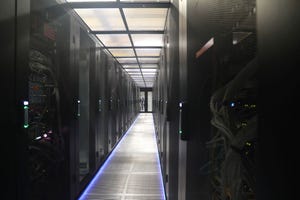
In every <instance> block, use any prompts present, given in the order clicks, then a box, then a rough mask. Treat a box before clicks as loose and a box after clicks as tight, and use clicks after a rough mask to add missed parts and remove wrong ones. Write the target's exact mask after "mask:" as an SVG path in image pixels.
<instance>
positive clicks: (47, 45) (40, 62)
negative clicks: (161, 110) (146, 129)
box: [1, 0, 139, 200]
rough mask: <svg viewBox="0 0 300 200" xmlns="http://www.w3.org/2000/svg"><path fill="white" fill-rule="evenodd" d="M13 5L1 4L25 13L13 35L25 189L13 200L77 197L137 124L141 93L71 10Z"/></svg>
mask: <svg viewBox="0 0 300 200" xmlns="http://www.w3.org/2000/svg"><path fill="white" fill-rule="evenodd" d="M13 2H14V1H10V0H8V1H6V2H3V4H4V3H6V5H1V11H2V8H5V9H6V10H8V11H11V12H12V13H13V12H15V13H13V14H11V17H12V18H13V17H14V15H17V17H16V18H14V19H12V20H11V21H12V22H13V23H11V25H12V26H14V27H13V28H12V29H11V30H12V31H15V32H14V33H13V32H11V34H9V33H7V35H5V36H6V37H7V38H9V37H10V36H11V37H12V38H11V41H13V43H11V45H12V44H15V45H16V46H15V48H16V49H15V51H16V52H17V53H12V54H11V55H10V56H12V57H11V58H13V56H15V60H16V61H15V66H16V67H15V71H11V72H10V74H11V75H10V76H7V77H6V79H5V80H6V82H7V83H8V85H9V83H12V84H15V88H14V87H13V85H11V87H12V88H11V90H13V88H14V89H16V91H15V92H14V93H13V94H12V96H11V99H10V100H11V102H12V103H13V105H12V107H9V106H8V107H7V110H8V112H11V113H13V110H15V115H14V116H12V118H14V119H13V120H10V122H9V123H8V124H7V126H8V128H9V129H10V130H11V131H14V130H15V132H14V133H17V134H16V138H14V140H13V141H14V142H15V143H14V145H16V148H13V149H15V151H13V152H14V153H15V155H11V156H12V157H14V158H17V159H16V160H14V162H15V164H14V165H13V168H12V169H11V170H13V171H14V172H12V173H15V172H17V173H16V177H15V179H16V180H17V187H13V188H14V189H13V191H12V192H9V194H8V196H9V197H7V198H5V199H22V200H25V199H30V200H35V199H36V200H40V199H43V200H54V199H55V200H59V199H63V200H66V199H76V198H78V196H79V195H80V193H81V192H82V191H83V189H84V188H85V187H86V185H87V184H88V183H89V182H90V181H91V179H92V177H93V176H94V174H95V172H96V171H97V169H98V168H99V167H100V166H101V165H102V164H103V163H104V162H105V159H106V158H107V156H108V155H109V154H110V152H111V151H112V150H113V148H114V146H115V145H116V144H117V143H118V141H119V140H120V139H121V137H122V136H123V134H125V132H126V131H127V129H128V128H129V127H130V125H131V124H132V122H133V121H134V120H135V118H136V116H137V114H138V112H139V101H138V99H139V88H138V87H136V85H135V83H134V82H133V80H132V79H131V78H130V77H129V75H128V74H127V73H126V71H125V70H123V69H122V68H121V65H120V64H119V63H118V62H117V61H116V60H115V59H114V58H113V57H112V56H111V55H110V54H109V52H107V51H106V50H105V49H104V48H103V47H102V46H101V43H100V42H99V41H98V40H97V39H96V38H95V37H94V36H92V35H91V34H89V33H88V31H87V30H88V28H87V26H86V25H85V24H84V23H83V22H82V21H80V20H79V17H77V16H76V14H75V12H73V11H72V10H71V9H69V8H68V7H67V6H65V5H62V4H59V3H57V2H56V1H51V0H42V1H41V0H31V1H15V3H13ZM1 4H2V2H1ZM10 8H11V10H10ZM15 8H16V10H15ZM3 12H4V13H5V11H3ZM7 18H8V17H7ZM6 29H9V27H6ZM1 30H2V29H1ZM8 31H9V30H7V32H8ZM8 45H10V44H8ZM12 46H14V45H12ZM8 58H10V57H9V56H8ZM7 67H8V68H9V66H7ZM12 68H13V67H11V69H12ZM7 70H8V69H7ZM7 72H8V71H7ZM12 77H13V78H15V81H14V79H13V78H12ZM15 107H17V108H15ZM15 119H16V120H15ZM9 179H10V181H11V180H14V179H12V178H9ZM7 184H8V186H9V181H7ZM4 196H5V194H4Z"/></svg>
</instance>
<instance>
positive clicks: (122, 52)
mask: <svg viewBox="0 0 300 200" xmlns="http://www.w3.org/2000/svg"><path fill="white" fill-rule="evenodd" d="M109 51H110V52H111V53H112V55H113V56H115V57H122V56H123V57H126V56H134V52H133V49H109Z"/></svg>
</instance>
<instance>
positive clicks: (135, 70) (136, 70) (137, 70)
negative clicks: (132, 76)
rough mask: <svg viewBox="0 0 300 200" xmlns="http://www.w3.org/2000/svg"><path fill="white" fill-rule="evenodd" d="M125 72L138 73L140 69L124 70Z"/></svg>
mask: <svg viewBox="0 0 300 200" xmlns="http://www.w3.org/2000/svg"><path fill="white" fill-rule="evenodd" d="M125 70H126V71H127V72H140V69H125Z"/></svg>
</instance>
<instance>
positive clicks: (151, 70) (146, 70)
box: [142, 69, 157, 72]
mask: <svg viewBox="0 0 300 200" xmlns="http://www.w3.org/2000/svg"><path fill="white" fill-rule="evenodd" d="M142 72H157V69H142Z"/></svg>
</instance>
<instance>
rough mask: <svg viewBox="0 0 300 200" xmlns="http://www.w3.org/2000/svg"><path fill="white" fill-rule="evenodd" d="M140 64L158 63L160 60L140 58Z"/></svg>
mask: <svg viewBox="0 0 300 200" xmlns="http://www.w3.org/2000/svg"><path fill="white" fill-rule="evenodd" d="M138 59H139V62H140V63H151V64H153V63H158V62H159V58H138Z"/></svg>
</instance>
